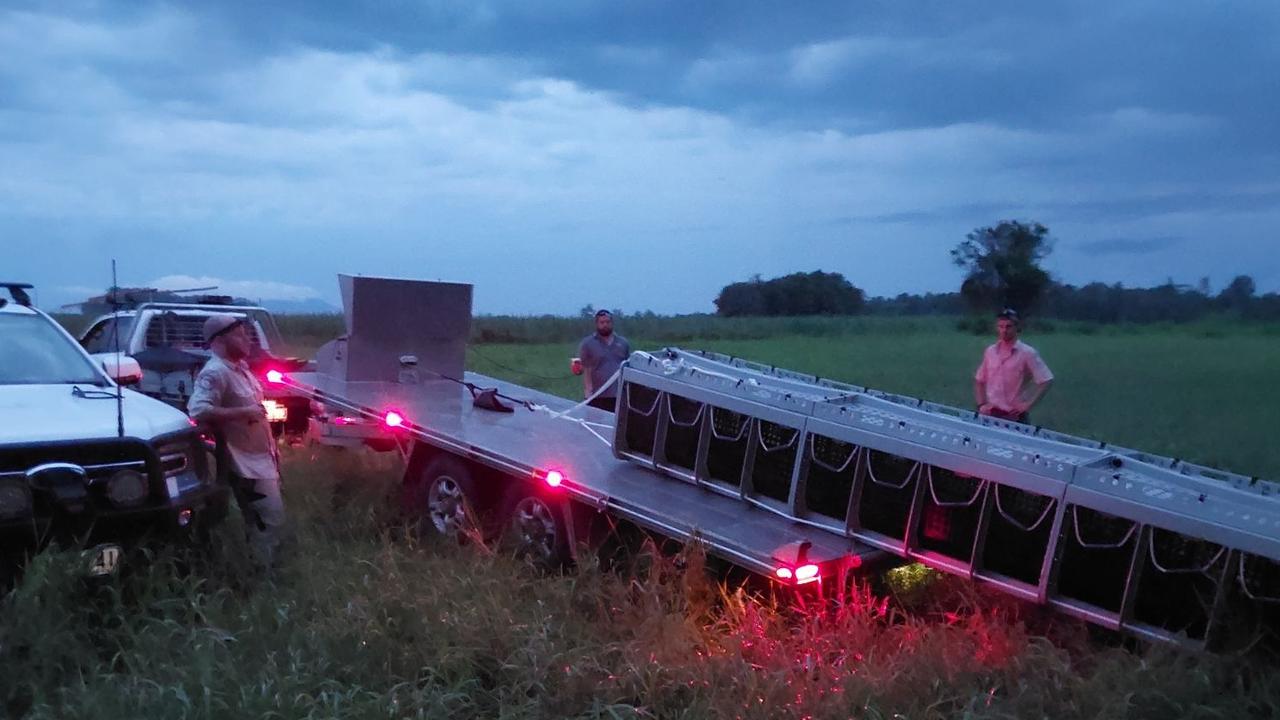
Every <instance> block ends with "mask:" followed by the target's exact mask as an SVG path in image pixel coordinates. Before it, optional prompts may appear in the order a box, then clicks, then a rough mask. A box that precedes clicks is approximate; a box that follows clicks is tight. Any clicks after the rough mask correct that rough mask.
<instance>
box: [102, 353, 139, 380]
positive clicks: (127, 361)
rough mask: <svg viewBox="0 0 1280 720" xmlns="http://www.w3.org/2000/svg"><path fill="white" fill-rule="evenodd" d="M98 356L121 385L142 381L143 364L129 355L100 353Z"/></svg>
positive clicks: (104, 366) (112, 377)
mask: <svg viewBox="0 0 1280 720" xmlns="http://www.w3.org/2000/svg"><path fill="white" fill-rule="evenodd" d="M98 358H99V360H100V361H101V363H102V369H103V370H105V371H106V373H107V375H108V376H110V377H111V379H112V380H115V381H116V382H118V383H120V384H121V385H126V386H128V385H137V384H138V383H140V382H142V366H141V365H139V364H138V361H137V360H134V359H133V358H131V357H129V356H128V355H116V354H114V353H110V354H103V355H99V356H98ZM117 358H118V359H117Z"/></svg>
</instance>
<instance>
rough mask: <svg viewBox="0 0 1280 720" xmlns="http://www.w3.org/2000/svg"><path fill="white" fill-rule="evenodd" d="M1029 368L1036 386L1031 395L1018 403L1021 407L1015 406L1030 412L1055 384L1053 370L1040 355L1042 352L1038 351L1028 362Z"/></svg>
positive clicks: (1021, 410)
mask: <svg viewBox="0 0 1280 720" xmlns="http://www.w3.org/2000/svg"><path fill="white" fill-rule="evenodd" d="M1028 369H1029V370H1030V371H1031V379H1032V381H1034V382H1035V386H1034V387H1033V388H1032V390H1031V396H1030V397H1028V398H1026V399H1023V400H1021V401H1020V402H1019V403H1018V404H1019V406H1020V407H1017V408H1014V409H1015V410H1017V411H1018V412H1020V413H1025V412H1030V411H1031V408H1033V407H1035V406H1036V403H1038V402H1040V399H1041V398H1043V397H1044V395H1045V393H1047V392H1049V388H1050V387H1052V386H1053V371H1051V370H1050V369H1049V366H1048V365H1046V364H1045V362H1044V359H1043V358H1041V357H1040V353H1036V354H1035V356H1033V357H1032V358H1031V360H1030V362H1029V363H1028Z"/></svg>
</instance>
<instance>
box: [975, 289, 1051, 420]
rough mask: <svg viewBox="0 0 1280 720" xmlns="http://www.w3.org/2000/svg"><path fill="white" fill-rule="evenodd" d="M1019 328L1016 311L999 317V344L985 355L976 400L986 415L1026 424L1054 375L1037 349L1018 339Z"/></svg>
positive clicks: (979, 368)
mask: <svg viewBox="0 0 1280 720" xmlns="http://www.w3.org/2000/svg"><path fill="white" fill-rule="evenodd" d="M1020 325H1021V323H1020V322H1019V320H1018V313H1017V312H1015V311H1013V310H1004V311H1002V312H1000V314H998V315H997V316H996V334H997V336H998V340H997V341H996V343H995V344H993V345H991V346H990V347H988V348H987V349H986V352H984V353H983V354H982V364H981V365H979V366H978V372H977V373H976V374H975V375H974V378H973V399H974V402H975V403H976V404H977V406H978V412H979V413H981V414H983V415H991V416H992V417H998V418H1004V419H1005V420H1014V421H1016V422H1022V423H1025V422H1027V421H1028V419H1029V414H1030V412H1031V408H1033V407H1035V404H1036V403H1038V402H1040V398H1042V397H1044V394H1045V393H1046V392H1048V391H1049V386H1050V385H1052V384H1053V372H1052V371H1050V370H1049V366H1048V365H1046V364H1045V362H1044V360H1042V359H1041V358H1040V353H1038V352H1036V349H1035V348H1033V347H1031V346H1030V345H1028V344H1026V343H1024V342H1022V341H1021V340H1019V339H1018V333H1019V331H1020V329H1021V327H1020Z"/></svg>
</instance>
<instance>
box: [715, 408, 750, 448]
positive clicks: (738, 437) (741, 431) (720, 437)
mask: <svg viewBox="0 0 1280 720" xmlns="http://www.w3.org/2000/svg"><path fill="white" fill-rule="evenodd" d="M717 410H723V408H718V407H716V406H714V405H712V406H711V436H712V437H714V438H715V439H717V440H722V441H724V442H738V441H739V440H741V439H742V436H743V435H746V434H747V430H749V429H751V418H750V417H747V416H746V415H743V414H742V413H733V414H734V415H737V416H738V417H740V418H743V421H742V427H740V428H738V434H737V435H736V436H735V437H729V436H728V435H721V434H720V431H719V430H716V411H717ZM724 412H733V411H732V410H724Z"/></svg>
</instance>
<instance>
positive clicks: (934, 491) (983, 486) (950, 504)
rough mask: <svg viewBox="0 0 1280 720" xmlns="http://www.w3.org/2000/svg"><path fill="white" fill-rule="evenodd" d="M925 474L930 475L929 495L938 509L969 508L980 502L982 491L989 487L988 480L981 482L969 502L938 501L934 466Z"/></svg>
mask: <svg viewBox="0 0 1280 720" xmlns="http://www.w3.org/2000/svg"><path fill="white" fill-rule="evenodd" d="M925 472H926V473H928V475H929V495H931V496H932V497H933V504H934V505H937V506H938V507H969V506H970V505H973V504H974V503H976V502H978V498H979V497H981V496H982V491H983V490H985V489H986V487H987V481H986V480H979V481H978V488H977V489H976V490H974V491H973V497H971V498H969V499H968V500H946V501H943V500H939V499H938V491H937V489H935V488H934V486H933V466H932V465H929V466H928V469H927V470H926V471H925Z"/></svg>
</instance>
